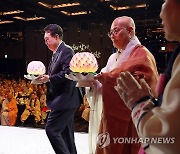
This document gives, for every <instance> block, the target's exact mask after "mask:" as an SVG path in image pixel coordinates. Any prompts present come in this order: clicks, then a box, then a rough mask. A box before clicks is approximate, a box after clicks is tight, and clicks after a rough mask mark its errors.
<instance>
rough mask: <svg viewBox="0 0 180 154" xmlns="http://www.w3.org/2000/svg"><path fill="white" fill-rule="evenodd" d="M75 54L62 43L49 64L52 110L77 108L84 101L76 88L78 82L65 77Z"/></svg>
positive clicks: (48, 93)
mask: <svg viewBox="0 0 180 154" xmlns="http://www.w3.org/2000/svg"><path fill="white" fill-rule="evenodd" d="M73 54H74V52H73V50H72V49H71V47H69V46H68V45H66V44H65V43H64V42H62V43H61V44H60V46H59V48H58V49H57V51H56V53H55V55H54V58H53V60H51V62H50V64H49V67H48V75H49V76H50V78H49V79H50V82H47V106H48V107H49V108H50V109H52V110H64V109H72V108H76V107H78V106H79V105H80V103H81V101H82V98H81V94H80V92H79V88H77V87H75V85H76V82H74V81H72V80H69V79H67V78H66V77H65V74H68V73H69V72H70V69H69V63H70V61H71V58H72V57H73Z"/></svg>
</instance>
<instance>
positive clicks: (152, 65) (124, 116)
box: [96, 16, 158, 154]
mask: <svg viewBox="0 0 180 154" xmlns="http://www.w3.org/2000/svg"><path fill="white" fill-rule="evenodd" d="M109 37H110V38H111V40H112V42H113V45H114V47H116V48H117V49H118V51H119V52H120V53H121V54H120V56H119V55H118V57H117V59H118V60H119V67H117V68H115V69H114V70H112V71H110V72H109V73H101V74H100V75H99V76H97V79H98V80H99V81H100V82H101V83H102V97H103V113H102V119H101V124H100V129H99V135H98V141H97V147H96V154H137V153H138V151H139V148H140V143H135V141H132V143H129V144H128V143H125V142H124V141H123V140H125V139H126V138H133V139H135V138H136V139H138V137H137V133H136V130H135V127H134V124H133V122H132V119H131V112H130V111H129V109H128V108H127V107H126V105H125V104H124V102H123V101H122V99H121V98H120V97H119V95H118V93H117V91H116V90H115V89H114V86H116V79H117V77H118V76H119V73H120V72H123V71H129V72H131V73H132V74H133V75H134V76H136V78H137V79H138V78H144V79H145V80H146V81H147V82H148V84H149V85H150V87H151V88H152V89H153V93H154V94H155V92H154V89H155V85H156V82H157V79H158V72H157V68H156V62H155V59H154V57H153V55H152V54H151V53H150V52H149V51H148V49H147V48H145V47H144V46H142V45H141V44H140V42H139V40H138V38H137V37H136V36H135V24H134V21H133V19H132V18H130V17H127V16H123V17H118V18H116V19H115V20H114V21H113V23H112V25H111V30H110V32H109ZM117 59H114V61H116V60H117ZM128 86H131V85H128Z"/></svg>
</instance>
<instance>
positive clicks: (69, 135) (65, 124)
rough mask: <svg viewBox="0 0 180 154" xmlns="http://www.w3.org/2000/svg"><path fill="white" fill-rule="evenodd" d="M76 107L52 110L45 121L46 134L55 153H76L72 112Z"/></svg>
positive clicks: (73, 112)
mask: <svg viewBox="0 0 180 154" xmlns="http://www.w3.org/2000/svg"><path fill="white" fill-rule="evenodd" d="M76 110H77V108H73V109H67V110H53V111H51V112H50V114H49V116H48V119H47V123H46V134H47V136H48V138H49V141H50V142H51V145H52V147H53V149H54V151H55V152H56V154H76V153H77V152H76V146H75V142H74V114H75V112H76Z"/></svg>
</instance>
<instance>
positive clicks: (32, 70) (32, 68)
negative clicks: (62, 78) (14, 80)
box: [24, 61, 46, 84]
mask: <svg viewBox="0 0 180 154" xmlns="http://www.w3.org/2000/svg"><path fill="white" fill-rule="evenodd" d="M45 72H46V67H45V66H44V64H43V63H42V62H41V61H31V62H30V63H29V64H28V66H27V73H28V75H24V77H25V78H27V79H29V80H32V83H34V84H38V83H35V80H36V79H37V78H38V77H39V76H40V75H43V74H45Z"/></svg>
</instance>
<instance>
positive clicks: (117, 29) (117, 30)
mask: <svg viewBox="0 0 180 154" xmlns="http://www.w3.org/2000/svg"><path fill="white" fill-rule="evenodd" d="M122 29H125V28H124V27H122V28H116V29H113V30H111V31H110V32H108V33H107V35H108V36H109V37H111V36H112V35H117V34H118V33H119V31H121V30H122Z"/></svg>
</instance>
